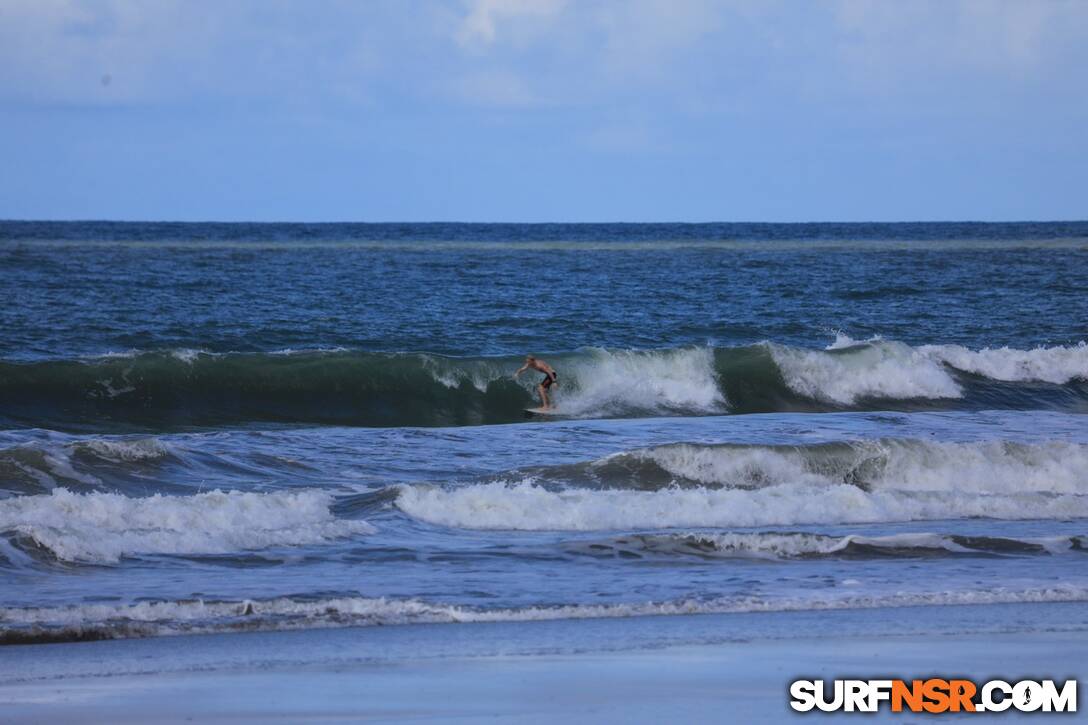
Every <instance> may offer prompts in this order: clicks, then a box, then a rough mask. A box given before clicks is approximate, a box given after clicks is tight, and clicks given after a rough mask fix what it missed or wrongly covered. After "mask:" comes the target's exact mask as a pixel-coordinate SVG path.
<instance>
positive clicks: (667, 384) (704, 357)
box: [554, 347, 726, 415]
mask: <svg viewBox="0 0 1088 725" xmlns="http://www.w3.org/2000/svg"><path fill="white" fill-rule="evenodd" d="M554 397H555V401H556V405H557V407H558V409H559V411H560V412H562V413H566V414H570V415H600V414H609V413H621V412H627V411H631V410H638V411H643V412H657V413H664V412H669V411H678V410H680V411H699V412H708V413H710V412H724V410H725V405H726V401H725V399H724V398H723V397H722V393H721V390H720V388H719V386H718V377H717V372H716V371H715V368H714V351H713V349H711V348H709V347H701V348H683V349H678V350H648V351H636V350H620V351H610V350H604V349H593V350H590V351H589V352H588V354H585V355H583V356H579V357H578V358H574V359H571V360H569V361H567V362H566V367H564V369H563V370H561V371H560V377H559V386H558V387H557V388H555V389H554Z"/></svg>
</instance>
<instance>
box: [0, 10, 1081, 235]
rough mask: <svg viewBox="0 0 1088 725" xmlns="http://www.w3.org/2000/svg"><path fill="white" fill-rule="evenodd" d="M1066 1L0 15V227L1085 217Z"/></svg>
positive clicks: (1075, 56)
mask: <svg viewBox="0 0 1088 725" xmlns="http://www.w3.org/2000/svg"><path fill="white" fill-rule="evenodd" d="M1085 78H1088V3H1086V2H1080V1H1078V0H1072V1H1069V2H1065V1H1063V0H1050V1H1046V0H1039V1H1037V2H1029V1H1028V0H1023V1H1022V2H1002V1H1001V0H943V1H938V2H925V1H921V0H913V1H911V2H893V1H892V0H886V1H883V2H866V1H862V0H825V1H824V2H806V1H804V0H763V1H758V2H757V1H756V0H752V2H730V1H728V0H720V1H718V2H700V1H698V0H626V1H624V2H604V1H596V0H584V1H578V0H567V1H566V2H564V1H563V0H463V1H458V0H451V1H448V2H437V1H434V2H432V1H429V0H418V1H415V2H412V1H411V0H398V1H388V2H385V1H382V0H371V1H359V2H346V1H336V0H312V1H310V2H301V1H300V2H281V1H278V0H219V1H216V2H212V1H210V0H208V1H202V0H157V1H156V2H138V1H137V0H131V1H128V2H123V1H119V0H114V1H109V0H101V1H99V2H80V1H76V0H66V1H62V0H0V163H2V165H3V172H2V173H0V218H36V219H71V218H77V219H88V218H93V219H135V220H144V219H176V220H212V219H214V220H300V221H339V220H351V221H391V220H403V221H424V220H460V221H710V220H718V221H809V220H946V219H978V220H1003V219H1085V218H1088V209H1086V208H1085V207H1086V199H1088V193H1086V192H1085V189H1088V131H1086V129H1088V93H1086V92H1085V88H1086V81H1085Z"/></svg>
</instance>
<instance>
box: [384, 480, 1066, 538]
mask: <svg viewBox="0 0 1088 725" xmlns="http://www.w3.org/2000/svg"><path fill="white" fill-rule="evenodd" d="M948 488H949V490H945V491H924V492H923V491H899V490H884V491H879V490H878V491H872V492H866V491H863V490H862V489H860V488H858V487H857V486H852V485H847V484H835V485H811V484H788V483H787V484H780V485H775V486H769V487H766V488H760V489H756V490H739V489H707V488H695V489H677V488H669V489H665V490H660V491H629V490H604V491H596V490H586V489H568V490H563V491H550V490H548V489H546V488H544V487H542V486H538V485H536V484H534V483H532V482H529V481H523V482H521V483H516V484H504V483H486V484H476V485H470V486H462V487H458V488H453V489H447V488H441V487H437V486H430V485H414V486H401V488H400V492H399V495H398V496H397V501H396V505H397V506H398V507H399V508H400V509H401V510H402V511H404V512H405V513H407V514H409V515H411V516H414V517H415V518H418V519H421V520H423V521H427V522H430V523H433V524H438V525H442V526H451V527H458V528H469V529H511V530H522V531H548V530H554V531H594V530H624V529H659V528H674V527H689V526H690V527H737V526H782V525H794V524H833V523H877V522H890V521H917V520H923V521H934V520H943V519H955V518H968V517H989V518H996V519H1010V520H1012V519H1067V518H1073V517H1088V496H1084V495H1070V494H1057V495H1055V494H1050V493H1020V494H986V495H966V494H964V493H961V492H958V491H954V490H951V486H949V487H948Z"/></svg>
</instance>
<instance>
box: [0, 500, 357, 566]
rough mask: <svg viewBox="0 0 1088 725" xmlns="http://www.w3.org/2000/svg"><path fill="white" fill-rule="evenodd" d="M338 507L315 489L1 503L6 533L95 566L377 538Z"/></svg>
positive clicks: (0, 524) (0, 515)
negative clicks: (339, 514) (141, 557)
mask: <svg viewBox="0 0 1088 725" xmlns="http://www.w3.org/2000/svg"><path fill="white" fill-rule="evenodd" d="M331 500H332V499H331V497H330V495H329V494H328V493H326V492H324V491H316V490H313V489H307V490H303V491H297V492H276V493H242V492H237V491H231V492H223V491H212V492H208V493H202V494H197V495H195V496H162V495H155V496H151V497H148V498H127V497H125V496H121V495H119V494H112V493H88V494H77V493H72V492H71V491H69V490H67V489H63V488H58V489H55V490H54V491H53V492H52V493H51V494H50V495H41V496H18V497H15V498H10V499H6V500H2V501H0V531H3V532H16V533H19V534H22V535H24V536H29V537H31V538H32V539H34V540H35V541H36V542H38V543H39V544H40V545H42V546H44V547H46V548H48V549H49V550H51V551H52V552H53V553H54V555H56V556H57V557H58V558H60V559H63V560H65V561H80V562H93V563H110V562H116V561H117V560H118V559H120V558H121V557H122V556H126V555H134V554H224V553H230V552H237V551H245V550H250V549H262V548H266V547H270V546H299V545H308V544H320V543H323V542H326V541H329V540H331V539H336V538H341V537H347V536H351V535H354V534H369V533H373V532H374V531H375V529H374V527H373V526H371V525H370V524H368V523H366V522H365V521H357V520H345V519H337V518H335V517H334V516H333V515H332V513H331V512H330V511H329V504H330V503H331Z"/></svg>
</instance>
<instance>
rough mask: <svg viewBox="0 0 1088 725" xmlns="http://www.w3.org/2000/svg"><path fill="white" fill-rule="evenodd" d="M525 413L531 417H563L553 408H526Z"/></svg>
mask: <svg viewBox="0 0 1088 725" xmlns="http://www.w3.org/2000/svg"><path fill="white" fill-rule="evenodd" d="M525 412H526V413H529V414H531V415H543V416H547V417H550V418H554V417H557V416H561V415H563V413H562V412H560V411H559V410H557V409H555V408H526V409H525Z"/></svg>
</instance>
